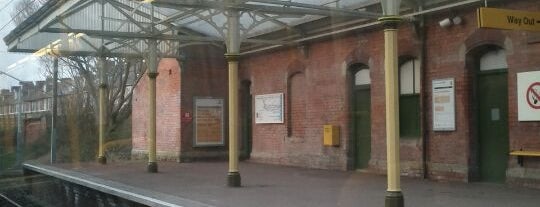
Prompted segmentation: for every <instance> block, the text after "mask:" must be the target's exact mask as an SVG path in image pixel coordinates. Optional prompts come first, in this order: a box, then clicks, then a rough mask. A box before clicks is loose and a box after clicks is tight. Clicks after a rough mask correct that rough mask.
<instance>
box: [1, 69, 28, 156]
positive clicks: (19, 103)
mask: <svg viewBox="0 0 540 207" xmlns="http://www.w3.org/2000/svg"><path fill="white" fill-rule="evenodd" d="M0 74H4V75H6V76H8V77H10V78H13V79H15V80H16V81H19V89H17V93H16V95H17V106H16V112H17V146H16V149H15V151H16V156H15V157H16V158H15V159H16V161H15V163H16V165H17V167H19V166H21V163H22V159H23V151H22V147H23V142H24V137H23V136H24V135H23V130H22V85H21V82H23V81H22V80H20V79H18V78H15V77H14V76H12V75H10V74H8V73H6V72H2V71H0Z"/></svg>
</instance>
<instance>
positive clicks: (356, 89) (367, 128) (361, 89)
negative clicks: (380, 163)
mask: <svg viewBox="0 0 540 207" xmlns="http://www.w3.org/2000/svg"><path fill="white" fill-rule="evenodd" d="M351 72H352V74H353V81H352V83H351V85H352V87H351V88H352V90H351V91H352V94H351V137H352V146H353V150H352V151H353V152H354V153H353V154H354V156H353V160H354V168H355V169H365V168H367V167H368V166H369V160H370V158H371V89H370V84H371V79H370V76H369V69H368V68H367V66H365V65H363V64H355V65H352V66H351Z"/></svg>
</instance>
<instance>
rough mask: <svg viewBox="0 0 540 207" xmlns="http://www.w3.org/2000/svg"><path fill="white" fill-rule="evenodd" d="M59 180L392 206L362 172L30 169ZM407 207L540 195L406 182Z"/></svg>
mask: <svg viewBox="0 0 540 207" xmlns="http://www.w3.org/2000/svg"><path fill="white" fill-rule="evenodd" d="M24 168H25V169H26V170H30V171H34V172H37V173H40V174H45V175H48V176H53V177H56V178H58V179H62V180H65V181H69V182H73V183H75V184H78V185H83V186H85V187H88V188H92V189H95V190H98V191H101V192H105V193H109V194H114V195H115V196H119V197H122V198H125V199H128V200H132V201H135V202H138V203H141V204H145V205H148V206H195V207H199V206H218V207H253V206H258V207H273V206H279V207H282V206H295V207H303V206H306V207H316V206H321V207H330V206H340V207H341V206H343V207H345V206H355V207H357V206H366V207H370V206H377V207H380V206H384V195H385V188H386V177H385V176H383V175H373V174H366V173H360V172H342V171H329V170H316V169H304V168H295V167H284V166H275V165H265V164H257V163H250V162H242V163H240V172H241V175H242V185H243V186H242V187H240V188H229V187H227V186H226V176H227V163H226V162H197V163H175V162H160V163H159V173H155V174H151V173H147V172H146V171H145V169H146V163H144V162H135V161H132V162H125V163H110V164H107V165H99V164H96V163H80V164H77V165H72V164H69V165H68V164H56V165H48V164H37V163H26V164H25V165H24ZM402 190H403V193H404V195H405V206H415V207H421V206H440V207H446V206H448V207H450V206H451V207H455V206H468V207H473V206H491V207H499V206H500V207H503V206H505V207H507V206H512V207H528V206H531V207H537V206H538V204H539V203H540V196H539V195H540V190H538V189H530V188H523V187H512V186H507V185H504V184H487V183H458V182H434V181H429V180H422V179H415V178H406V177H403V178H402Z"/></svg>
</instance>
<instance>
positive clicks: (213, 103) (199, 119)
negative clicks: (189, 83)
mask: <svg viewBox="0 0 540 207" xmlns="http://www.w3.org/2000/svg"><path fill="white" fill-rule="evenodd" d="M194 111H195V117H194V120H195V124H194V127H195V130H194V131H195V142H194V145H195V146H221V145H224V142H223V99H219V98H195V110H194Z"/></svg>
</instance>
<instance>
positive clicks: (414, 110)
mask: <svg viewBox="0 0 540 207" xmlns="http://www.w3.org/2000/svg"><path fill="white" fill-rule="evenodd" d="M399 132H400V136H401V137H403V138H418V137H420V61H419V60H418V59H411V60H408V61H406V62H404V63H403V64H401V66H400V67H399Z"/></svg>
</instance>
